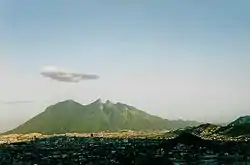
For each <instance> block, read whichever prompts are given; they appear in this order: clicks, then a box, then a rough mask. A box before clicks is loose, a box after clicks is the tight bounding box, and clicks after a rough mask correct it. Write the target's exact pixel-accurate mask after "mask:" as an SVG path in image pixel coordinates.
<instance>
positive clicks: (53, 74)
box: [41, 67, 99, 83]
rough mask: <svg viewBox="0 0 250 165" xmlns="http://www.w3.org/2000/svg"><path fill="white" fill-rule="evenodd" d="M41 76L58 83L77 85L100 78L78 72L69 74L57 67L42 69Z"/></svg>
mask: <svg viewBox="0 0 250 165" xmlns="http://www.w3.org/2000/svg"><path fill="white" fill-rule="evenodd" d="M41 75H43V76H44V77H48V78H51V79H53V80H56V81H61V82H70V83H72V82H73V83H77V82H80V81H83V80H94V79H98V78H99V76H97V75H94V74H83V73H76V72H69V71H65V70H61V69H58V68H56V67H45V68H43V69H42V72H41Z"/></svg>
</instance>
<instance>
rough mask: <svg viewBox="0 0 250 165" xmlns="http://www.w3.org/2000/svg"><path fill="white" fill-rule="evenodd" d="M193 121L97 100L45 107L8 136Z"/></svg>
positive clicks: (161, 126) (141, 127)
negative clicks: (12, 134) (165, 117)
mask: <svg viewBox="0 0 250 165" xmlns="http://www.w3.org/2000/svg"><path fill="white" fill-rule="evenodd" d="M199 124H200V123H199V122H195V121H192V122H191V121H183V120H173V121H171V120H168V119H163V118H161V117H159V116H156V115H151V114H149V113H147V112H144V111H142V110H139V109H137V108H135V107H133V106H130V105H126V104H123V103H120V102H117V103H113V102H111V101H110V100H107V101H106V102H105V103H103V102H102V101H101V99H97V100H96V101H94V102H92V103H90V104H87V105H82V104H80V103H78V102H76V101H74V100H71V99H69V100H65V101H61V102H58V103H56V104H54V105H50V106H48V107H47V108H46V109H45V110H44V111H43V112H41V113H40V114H38V115H36V116H34V117H33V118H31V119H30V120H28V121H26V122H25V123H23V124H21V125H19V126H18V127H16V128H15V129H13V130H10V131H7V132H6V134H10V133H33V132H37V133H46V134H54V133H73V132H74V133H84V132H99V131H118V130H123V129H130V130H166V129H168V130H169V129H177V128H184V127H187V126H196V125H199Z"/></svg>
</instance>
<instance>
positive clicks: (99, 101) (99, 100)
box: [91, 98, 102, 104]
mask: <svg viewBox="0 0 250 165" xmlns="http://www.w3.org/2000/svg"><path fill="white" fill-rule="evenodd" d="M91 104H102V99H100V98H99V99H97V100H96V101H94V102H93V103H91Z"/></svg>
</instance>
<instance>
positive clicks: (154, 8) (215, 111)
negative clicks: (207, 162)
mask: <svg viewBox="0 0 250 165" xmlns="http://www.w3.org/2000/svg"><path fill="white" fill-rule="evenodd" d="M0 4H1V6H2V9H1V12H0V25H1V30H0V36H1V37H0V42H1V45H2V46H1V47H2V50H1V57H0V60H1V61H0V64H1V67H0V69H1V71H0V73H2V74H3V76H2V77H3V78H4V80H5V81H4V82H1V83H0V85H1V86H0V90H1V91H4V92H3V95H2V96H1V98H0V99H1V100H8V101H9V100H14V101H15V100H22V99H28V100H30V99H34V100H35V101H34V103H33V104H32V105H22V106H23V108H21V110H19V111H17V110H16V109H17V107H18V106H17V105H16V106H15V105H13V106H6V105H0V107H1V111H2V114H4V115H3V116H4V117H5V118H6V117H8V114H9V113H10V112H11V113H12V112H16V114H17V115H16V117H12V120H16V121H17V123H18V122H21V121H23V120H26V119H27V118H28V117H30V116H32V115H35V114H36V113H39V112H41V111H42V110H43V107H46V106H47V105H49V104H50V103H53V102H56V101H60V100H63V99H66V98H69V97H70V98H74V99H76V100H79V101H80V102H82V103H85V104H87V103H89V102H90V101H92V100H95V99H97V98H98V97H101V98H103V99H104V100H105V99H111V100H114V101H123V102H125V103H128V104H132V105H134V106H137V107H139V108H141V109H143V110H145V111H147V112H149V113H152V114H156V115H160V116H162V117H165V118H170V119H176V118H184V119H194V120H209V121H215V120H216V121H218V120H219V119H220V118H221V116H223V117H224V118H225V120H229V119H232V118H234V117H235V116H239V115H244V114H246V113H247V112H248V113H249V112H250V104H249V103H248V102H249V101H248V100H247V98H250V94H249V93H250V85H249V84H250V65H249V64H250V30H249V29H250V19H249V17H250V11H249V8H248V7H249V6H250V2H249V1H248V0H239V1H233V0H220V1H215V0H210V1H199V0H187V1H174V0H169V1H160V0H158V1H149V0H148V1H140V0H137V1H117V0H107V1H102V0H85V1H82V0H72V1H66V0H53V1H51V0H43V1H34V0H22V1H20V0H0ZM47 65H52V66H57V67H63V68H69V69H73V70H76V71H80V72H86V73H90V72H91V73H96V74H98V75H100V77H101V79H99V80H96V81H86V82H82V83H80V84H76V85H70V84H63V83H60V82H53V81H48V80H47V79H46V80H45V79H44V78H43V77H41V76H40V75H39V72H40V70H41V69H42V68H43V67H44V66H47ZM1 88H2V89H1ZM13 89H15V90H13ZM17 93H18V94H17ZM19 107H20V105H19ZM20 116H21V117H20Z"/></svg>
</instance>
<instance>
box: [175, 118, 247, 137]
mask: <svg viewBox="0 0 250 165" xmlns="http://www.w3.org/2000/svg"><path fill="white" fill-rule="evenodd" d="M182 132H187V133H191V134H194V135H198V136H202V137H209V136H215V135H224V136H229V137H238V136H242V137H246V136H249V137H250V116H242V117H239V118H238V119H236V120H235V121H233V122H231V123H230V124H228V125H226V126H223V125H215V124H210V123H206V124H201V125H199V126H195V127H190V128H186V129H179V130H175V131H174V132H173V133H174V134H176V135H178V134H180V133H182Z"/></svg>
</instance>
